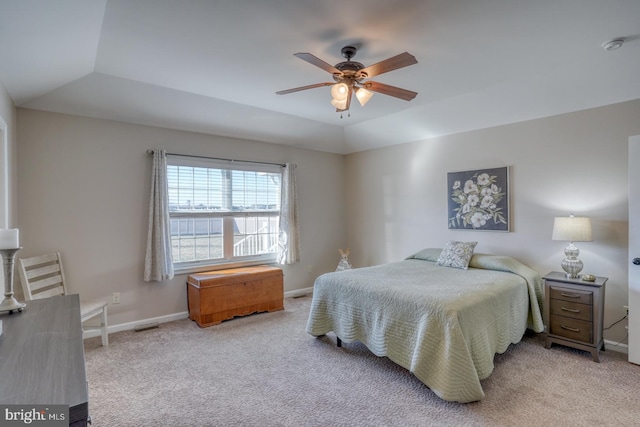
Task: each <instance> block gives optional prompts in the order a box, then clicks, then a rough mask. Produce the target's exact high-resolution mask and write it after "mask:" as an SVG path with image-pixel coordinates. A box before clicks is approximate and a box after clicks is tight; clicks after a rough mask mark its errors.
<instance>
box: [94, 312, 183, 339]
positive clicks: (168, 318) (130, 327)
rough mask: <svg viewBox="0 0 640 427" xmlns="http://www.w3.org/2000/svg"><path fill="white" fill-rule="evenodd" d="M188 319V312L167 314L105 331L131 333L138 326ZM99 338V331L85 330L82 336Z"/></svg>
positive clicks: (112, 327)
mask: <svg viewBox="0 0 640 427" xmlns="http://www.w3.org/2000/svg"><path fill="white" fill-rule="evenodd" d="M188 317H189V312H188V311H183V312H182V313H174V314H167V315H166V316H158V317H151V318H149V319H144V320H136V321H135V322H127V323H120V324H119V325H110V326H109V327H108V328H107V329H108V331H109V333H110V334H113V333H116V332H122V331H132V330H134V329H135V328H137V327H138V326H144V325H148V324H150V323H167V322H173V321H174V320H181V319H186V318H188ZM99 336H100V330H99V329H91V330H87V331H85V332H84V334H83V335H82V337H83V338H84V339H87V338H93V337H99Z"/></svg>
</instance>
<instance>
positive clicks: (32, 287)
mask: <svg viewBox="0 0 640 427" xmlns="http://www.w3.org/2000/svg"><path fill="white" fill-rule="evenodd" d="M18 267H19V269H18V271H19V273H20V281H21V282H22V290H23V292H24V298H25V299H26V300H33V299H40V298H49V297H53V296H56V295H65V294H66V293H67V288H66V285H65V278H64V270H63V268H62V259H61V256H60V253H59V252H55V253H52V254H47V255H40V256H36V257H31V258H21V259H19V260H18Z"/></svg>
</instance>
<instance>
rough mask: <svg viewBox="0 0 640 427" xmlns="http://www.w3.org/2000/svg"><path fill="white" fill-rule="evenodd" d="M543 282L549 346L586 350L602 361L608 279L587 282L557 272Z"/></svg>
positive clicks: (595, 359)
mask: <svg viewBox="0 0 640 427" xmlns="http://www.w3.org/2000/svg"><path fill="white" fill-rule="evenodd" d="M543 279H544V283H545V285H544V290H545V295H544V308H543V310H544V324H545V332H546V333H547V339H546V344H545V347H546V348H551V344H553V343H556V344H562V345H565V346H568V347H573V348H577V349H580V350H585V351H588V352H590V353H591V356H592V357H593V360H594V361H596V362H600V349H602V350H603V351H604V339H603V338H602V325H603V315H604V285H605V283H606V282H607V280H608V278H607V277H596V280H595V281H594V282H586V281H584V280H582V279H581V278H576V279H570V278H568V277H567V276H566V275H565V274H564V273H559V272H555V271H554V272H551V273H549V274H547V275H546V276H544V277H543Z"/></svg>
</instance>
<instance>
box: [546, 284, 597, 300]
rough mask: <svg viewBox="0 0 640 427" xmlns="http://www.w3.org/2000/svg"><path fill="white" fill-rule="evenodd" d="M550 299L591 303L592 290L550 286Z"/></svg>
mask: <svg viewBox="0 0 640 427" xmlns="http://www.w3.org/2000/svg"><path fill="white" fill-rule="evenodd" d="M550 290H551V295H550V297H551V299H559V300H563V301H571V302H575V303H578V304H593V292H589V291H579V290H577V289H568V288H560V287H557V286H550Z"/></svg>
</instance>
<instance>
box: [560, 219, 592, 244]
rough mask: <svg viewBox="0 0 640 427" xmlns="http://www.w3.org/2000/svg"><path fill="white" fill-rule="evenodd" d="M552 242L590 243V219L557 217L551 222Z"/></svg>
mask: <svg viewBox="0 0 640 427" xmlns="http://www.w3.org/2000/svg"><path fill="white" fill-rule="evenodd" d="M551 239H552V240H564V241H567V242H591V241H592V240H593V236H592V234H591V219H589V218H587V217H579V216H569V217H557V218H555V219H554V220H553V234H552V236H551Z"/></svg>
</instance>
